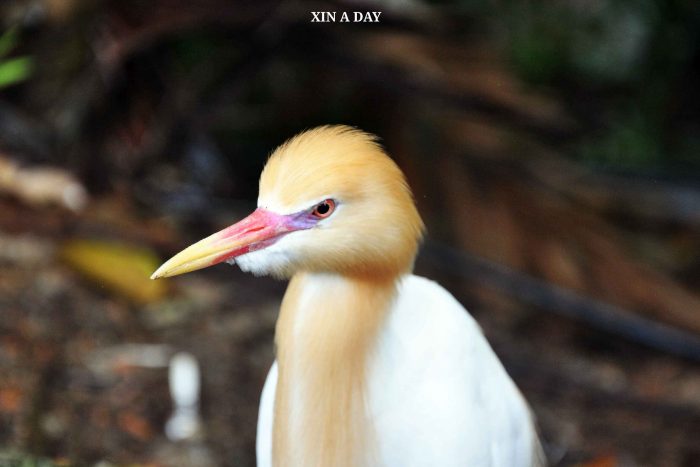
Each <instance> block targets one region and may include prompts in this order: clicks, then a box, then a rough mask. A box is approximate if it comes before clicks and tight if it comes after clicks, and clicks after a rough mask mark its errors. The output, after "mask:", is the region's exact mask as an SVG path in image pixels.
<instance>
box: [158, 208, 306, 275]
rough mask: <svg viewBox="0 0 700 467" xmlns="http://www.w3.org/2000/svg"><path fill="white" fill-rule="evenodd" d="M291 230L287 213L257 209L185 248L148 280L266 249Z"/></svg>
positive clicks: (204, 266)
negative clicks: (281, 213)
mask: <svg viewBox="0 0 700 467" xmlns="http://www.w3.org/2000/svg"><path fill="white" fill-rule="evenodd" d="M293 230H296V229H295V228H294V226H293V225H290V222H289V219H288V217H287V216H283V215H279V214H275V213H273V212H270V211H267V210H265V209H261V208H258V209H256V210H255V211H253V213H252V214H251V215H249V216H248V217H246V218H245V219H243V220H242V221H240V222H238V223H236V224H234V225H232V226H230V227H227V228H225V229H223V230H221V231H219V232H217V233H215V234H213V235H210V236H209V237H207V238H205V239H203V240H200V241H198V242H197V243H195V244H194V245H190V246H189V247H187V248H185V249H184V250H182V251H181V252H180V253H178V254H176V255H175V256H173V257H172V258H170V259H169V260H168V261H166V262H165V263H163V265H162V266H161V267H159V268H158V269H157V270H156V272H154V273H153V275H151V279H158V278H161V277H170V276H176V275H178V274H184V273H186V272H190V271H196V270H197V269H202V268H206V267H208V266H212V265H214V264H217V263H221V262H222V261H226V260H228V259H231V258H235V257H236V256H240V255H243V254H245V253H249V252H251V251H255V250H259V249H261V248H265V247H266V246H269V245H271V244H272V243H274V242H275V241H276V240H277V239H278V238H279V237H280V236H282V235H284V234H285V233H288V232H291V231H293Z"/></svg>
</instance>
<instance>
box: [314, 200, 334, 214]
mask: <svg viewBox="0 0 700 467" xmlns="http://www.w3.org/2000/svg"><path fill="white" fill-rule="evenodd" d="M330 209H331V207H330V206H329V205H328V203H321V204H319V205H318V206H316V212H317V213H319V214H321V215H324V214H327V213H328V211H329V210H330Z"/></svg>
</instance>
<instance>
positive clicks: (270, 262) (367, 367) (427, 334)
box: [153, 127, 540, 467]
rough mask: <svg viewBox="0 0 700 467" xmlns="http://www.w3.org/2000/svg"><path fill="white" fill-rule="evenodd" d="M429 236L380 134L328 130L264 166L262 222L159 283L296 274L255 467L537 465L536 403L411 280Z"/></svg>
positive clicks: (229, 234)
mask: <svg viewBox="0 0 700 467" xmlns="http://www.w3.org/2000/svg"><path fill="white" fill-rule="evenodd" d="M422 229H423V225H422V221H421V220H420V217H419V216H418V213H417V211H416V209H415V205H414V203H413V199H412V196H411V193H410V190H409V189H408V187H407V185H406V183H405V180H404V178H403V175H402V174H401V171H400V170H399V169H398V167H397V166H396V165H395V164H394V163H393V161H391V159H390V158H389V157H388V156H386V154H385V153H384V152H383V151H382V150H381V148H380V147H379V146H378V145H377V144H376V143H375V141H374V139H373V137H371V136H370V135H367V134H365V133H362V132H360V131H358V130H354V129H350V128H348V127H321V128H317V129H315V130H310V131H308V132H305V133H302V134H301V135H299V136H297V137H295V138H293V139H292V140H290V141H289V142H287V143H285V144H284V145H283V146H281V147H280V148H278V149H277V151H275V153H274V154H273V155H272V156H271V157H270V160H269V161H268V164H267V165H266V167H265V170H264V171H263V174H262V176H261V180H260V196H259V199H258V209H257V210H256V211H255V212H254V213H253V214H251V215H250V216H249V217H248V218H246V219H244V220H243V221H241V222H239V223H237V224H235V225H234V226H231V227H229V228H227V229H224V230H223V231H221V232H219V233H216V234H214V235H212V236H210V237H208V238H206V239H204V240H202V241H200V242H198V243H196V244H195V245H192V246H191V247H189V248H188V249H186V250H184V251H182V252H181V253H179V254H178V255H176V256H175V257H173V258H172V259H171V260H169V261H168V262H166V263H165V264H164V265H163V266H161V268H160V269H159V270H158V271H156V272H155V273H154V275H153V277H161V276H168V275H174V274H180V273H183V272H188V271H191V270H194V269H199V268H201V267H206V266H209V265H211V264H216V263H218V262H221V261H229V262H232V261H233V262H235V263H237V264H239V266H240V267H241V269H243V270H247V271H251V272H253V273H255V274H272V275H275V276H281V277H291V282H290V284H289V287H288V289H287V292H286V294H285V297H284V300H283V302H282V307H281V310H280V317H279V319H278V322H277V329H276V334H275V340H276V344H277V359H276V362H275V364H274V365H273V367H272V369H271V370H270V373H269V375H268V378H267V381H266V383H265V387H264V389H263V394H262V400H261V405H260V416H259V423H258V439H257V455H258V465H259V466H260V467H271V466H275V467H326V466H333V467H374V466H377V467H412V466H415V467H423V466H425V467H432V466H441V467H442V466H444V467H449V466H465V467H466V466H469V467H479V466H483V467H497V466H503V467H521V466H522V467H530V466H535V465H539V462H540V456H539V443H538V439H537V435H536V431H535V429H534V424H533V421H532V417H531V415H530V412H529V409H528V407H527V404H526V403H525V401H524V399H523V398H522V396H521V395H520V393H519V392H518V390H517V388H516V387H515V384H514V383H513V382H512V381H511V380H510V378H509V377H508V375H507V374H506V372H505V370H504V369H503V367H502V365H501V364H500V362H499V361H498V359H497V357H496V355H495V354H494V353H493V351H492V350H491V347H490V346H489V344H488V343H487V342H486V339H485V338H484V336H483V334H482V333H481V331H480V329H479V327H478V325H477V324H476V323H475V322H474V320H473V319H472V318H471V317H470V316H469V315H468V314H467V312H466V311H465V310H464V308H462V306H461V305H460V304H459V303H458V302H457V301H456V300H455V299H454V298H453V297H452V296H451V295H450V294H449V293H448V292H447V291H446V290H445V289H443V288H442V287H440V286H439V285H437V284H436V283H434V282H431V281H428V280H426V279H422V278H419V277H416V276H413V275H412V274H411V269H412V265H413V261H414V257H415V254H416V251H417V247H418V243H419V241H420V238H421V236H422Z"/></svg>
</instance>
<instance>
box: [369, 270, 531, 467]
mask: <svg viewBox="0 0 700 467" xmlns="http://www.w3.org/2000/svg"><path fill="white" fill-rule="evenodd" d="M369 383H370V386H369V388H368V390H369V394H368V400H369V403H370V411H371V414H372V417H373V419H374V421H375V430H376V433H377V442H378V448H379V451H380V457H381V459H382V462H383V465H386V466H402V467H422V466H431V465H440V466H444V467H450V466H454V467H457V466H465V465H471V466H490V467H498V466H503V467H530V466H531V465H532V464H533V452H534V446H535V445H536V442H537V436H536V433H535V431H534V428H533V424H532V419H531V416H530V412H529V409H528V407H527V404H526V403H525V401H524V399H523V398H522V396H521V395H520V392H519V391H518V389H517V388H516V386H515V384H514V383H513V382H512V380H511V379H510V377H509V376H508V375H507V373H506V371H505V370H504V368H503V366H502V365H501V363H500V361H499V360H498V358H497V357H496V355H495V354H494V352H493V350H492V349H491V347H490V346H489V344H488V342H487V341H486V339H485V337H484V336H483V334H482V332H481V329H480V328H479V326H478V325H477V324H476V322H475V321H474V320H473V318H472V317H471V316H470V315H469V314H468V313H467V312H466V310H464V308H463V307H462V306H461V305H460V304H459V303H458V302H457V301H456V300H455V299H454V298H453V297H452V296H451V295H450V294H449V293H448V292H447V291H446V290H445V289H443V288H442V287H440V286H439V285H438V284H436V283H435V282H432V281H429V280H427V279H423V278H420V277H416V276H408V277H407V278H405V279H404V280H403V281H402V284H401V285H400V287H399V295H398V297H397V300H396V303H395V304H394V308H393V309H392V311H391V313H390V315H389V317H388V321H387V324H386V326H385V329H384V331H383V334H382V335H381V336H380V341H379V347H378V349H377V352H376V354H375V358H374V361H373V364H372V366H371V370H370V378H369Z"/></svg>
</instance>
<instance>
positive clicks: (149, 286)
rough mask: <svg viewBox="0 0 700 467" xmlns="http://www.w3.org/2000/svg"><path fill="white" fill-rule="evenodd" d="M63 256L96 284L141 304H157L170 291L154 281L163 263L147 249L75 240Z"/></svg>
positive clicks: (66, 246)
mask: <svg viewBox="0 0 700 467" xmlns="http://www.w3.org/2000/svg"><path fill="white" fill-rule="evenodd" d="M60 256H61V258H62V259H63V260H64V261H65V262H66V263H67V264H68V265H69V266H71V267H72V268H73V269H75V270H77V271H78V272H80V273H81V274H83V275H84V276H85V277H87V278H88V279H90V280H92V281H93V282H95V283H96V284H99V285H101V286H103V287H105V288H106V289H108V290H109V291H110V292H112V293H115V294H117V295H120V296H123V297H126V298H128V299H129V300H132V301H134V302H136V303H139V304H147V303H152V302H155V301H157V300H159V299H161V298H162V297H163V296H164V295H165V293H166V291H167V288H166V285H165V283H163V281H152V280H150V275H151V273H152V272H153V271H155V269H156V268H157V267H158V265H159V264H160V261H159V259H158V257H157V256H156V255H155V254H154V253H153V252H151V251H150V250H147V249H144V248H139V247H134V246H129V245H124V244H121V243H112V242H105V241H97V240H71V241H69V242H67V243H66V244H64V245H63V247H62V248H61V253H60Z"/></svg>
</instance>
